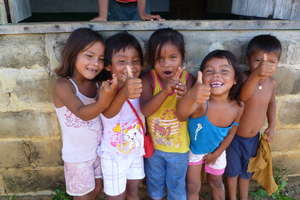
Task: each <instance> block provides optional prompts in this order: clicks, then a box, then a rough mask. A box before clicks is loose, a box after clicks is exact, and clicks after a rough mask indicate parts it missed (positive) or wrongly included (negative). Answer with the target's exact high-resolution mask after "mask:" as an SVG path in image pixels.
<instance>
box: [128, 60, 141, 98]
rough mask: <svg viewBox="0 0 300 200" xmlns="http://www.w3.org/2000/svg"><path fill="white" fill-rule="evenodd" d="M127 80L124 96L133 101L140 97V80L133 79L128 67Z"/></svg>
mask: <svg viewBox="0 0 300 200" xmlns="http://www.w3.org/2000/svg"><path fill="white" fill-rule="evenodd" d="M126 70H127V80H126V83H125V88H126V96H127V97H128V98H130V99H135V98H138V97H140V96H141V93H142V88H143V86H142V80H141V79H139V78H135V77H134V73H133V72H132V69H131V67H130V66H129V65H127V66H126Z"/></svg>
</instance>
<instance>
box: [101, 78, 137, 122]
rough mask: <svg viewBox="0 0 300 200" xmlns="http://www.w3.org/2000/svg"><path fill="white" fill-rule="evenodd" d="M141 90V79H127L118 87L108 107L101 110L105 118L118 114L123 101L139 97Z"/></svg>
mask: <svg viewBox="0 0 300 200" xmlns="http://www.w3.org/2000/svg"><path fill="white" fill-rule="evenodd" d="M141 92H142V81H141V79H139V78H129V79H127V81H126V83H125V85H124V86H123V87H122V88H121V89H120V91H119V92H118V94H117V95H116V97H115V98H114V100H113V101H112V103H111V104H110V106H109V108H108V109H106V110H105V111H104V112H103V115H104V116H105V117H107V118H112V117H114V116H115V115H116V114H118V113H119V112H120V110H121V108H122V106H123V104H124V102H125V101H126V100H127V99H128V98H130V99H135V98H138V97H140V95H141Z"/></svg>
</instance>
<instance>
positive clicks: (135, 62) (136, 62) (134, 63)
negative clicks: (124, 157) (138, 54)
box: [132, 60, 141, 65]
mask: <svg viewBox="0 0 300 200" xmlns="http://www.w3.org/2000/svg"><path fill="white" fill-rule="evenodd" d="M132 64H133V65H140V64H141V61H140V60H134V61H132Z"/></svg>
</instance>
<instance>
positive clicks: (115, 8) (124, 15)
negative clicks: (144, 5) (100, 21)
mask: <svg viewBox="0 0 300 200" xmlns="http://www.w3.org/2000/svg"><path fill="white" fill-rule="evenodd" d="M122 4H124V5H123V6H122ZM108 19H109V20H110V21H127V20H140V16H139V14H138V9H137V6H127V5H126V3H117V2H116V1H115V0H109V12H108Z"/></svg>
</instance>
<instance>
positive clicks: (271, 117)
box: [264, 80, 276, 141]
mask: <svg viewBox="0 0 300 200" xmlns="http://www.w3.org/2000/svg"><path fill="white" fill-rule="evenodd" d="M272 84H273V92H272V97H271V101H270V103H269V105H268V110H267V120H268V128H267V129H266V130H265V131H264V133H266V134H267V135H268V141H271V140H272V138H273V135H274V133H275V124H276V100H275V94H276V82H275V80H272Z"/></svg>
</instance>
